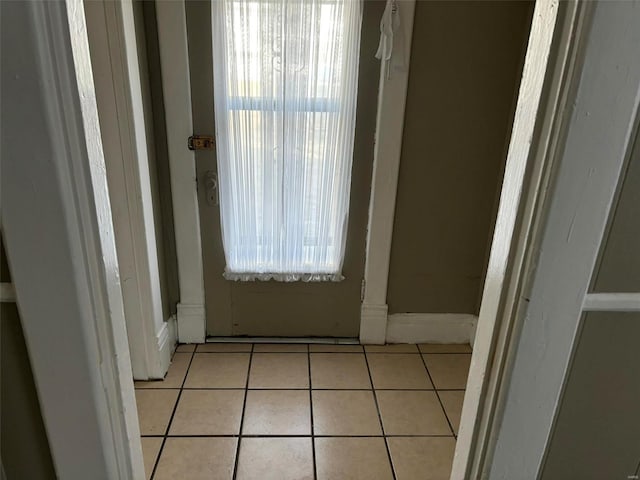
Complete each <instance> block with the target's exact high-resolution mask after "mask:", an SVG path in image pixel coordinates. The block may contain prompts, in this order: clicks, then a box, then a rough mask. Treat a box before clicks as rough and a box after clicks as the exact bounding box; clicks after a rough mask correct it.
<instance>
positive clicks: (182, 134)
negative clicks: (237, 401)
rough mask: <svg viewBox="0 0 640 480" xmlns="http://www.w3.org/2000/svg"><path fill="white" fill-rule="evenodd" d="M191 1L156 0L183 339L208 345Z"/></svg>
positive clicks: (183, 341)
mask: <svg viewBox="0 0 640 480" xmlns="http://www.w3.org/2000/svg"><path fill="white" fill-rule="evenodd" d="M184 2H185V0H175V1H171V2H168V1H165V0H156V21H157V24H158V44H159V50H160V66H161V71H162V91H163V97H164V108H165V118H166V127H167V147H168V150H169V168H170V172H171V199H172V202H173V213H174V224H175V225H174V226H175V237H176V255H177V257H178V283H179V286H180V302H179V303H178V306H177V322H178V341H179V342H180V343H204V341H205V338H206V315H205V299H204V276H203V264H202V240H201V238H200V213H199V210H198V191H197V178H196V157H195V154H194V152H193V151H191V150H189V149H188V148H187V139H188V138H189V137H190V136H191V135H193V134H194V131H193V117H192V110H191V78H190V73H189V53H188V52H189V46H188V41H187V16H186V11H185V3H184Z"/></svg>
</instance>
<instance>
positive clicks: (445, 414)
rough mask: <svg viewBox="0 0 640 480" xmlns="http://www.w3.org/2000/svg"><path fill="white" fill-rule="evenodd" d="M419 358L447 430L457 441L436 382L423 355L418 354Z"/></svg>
mask: <svg viewBox="0 0 640 480" xmlns="http://www.w3.org/2000/svg"><path fill="white" fill-rule="evenodd" d="M420 359H421V360H422V364H423V365H424V369H425V371H426V372H427V376H428V377H429V381H430V382H431V385H433V391H434V392H435V393H436V398H437V399H438V403H439V404H440V408H441V409H442V412H443V413H444V418H446V419H447V424H448V425H449V430H451V434H452V435H453V438H455V439H456V441H458V436H457V435H456V432H455V430H454V429H453V425H452V424H451V420H449V414H448V413H447V410H446V409H445V408H444V404H443V403H442V399H441V398H440V394H439V393H438V389H437V388H436V384H435V383H433V378H431V373H430V372H429V367H427V361H426V360H425V359H424V355H423V354H420Z"/></svg>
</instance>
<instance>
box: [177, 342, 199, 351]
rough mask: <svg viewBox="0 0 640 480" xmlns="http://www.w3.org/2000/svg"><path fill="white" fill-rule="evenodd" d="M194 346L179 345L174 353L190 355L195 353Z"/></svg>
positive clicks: (190, 344) (189, 344) (188, 344)
mask: <svg viewBox="0 0 640 480" xmlns="http://www.w3.org/2000/svg"><path fill="white" fill-rule="evenodd" d="M195 350H196V344H195V343H181V344H180V345H178V346H177V347H176V352H180V353H185V352H186V353H191V352H195Z"/></svg>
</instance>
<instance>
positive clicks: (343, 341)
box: [205, 337, 360, 345]
mask: <svg viewBox="0 0 640 480" xmlns="http://www.w3.org/2000/svg"><path fill="white" fill-rule="evenodd" d="M205 342H206V343H314V344H326V345H360V341H359V340H358V339H357V338H333V337H207V339H206V340H205Z"/></svg>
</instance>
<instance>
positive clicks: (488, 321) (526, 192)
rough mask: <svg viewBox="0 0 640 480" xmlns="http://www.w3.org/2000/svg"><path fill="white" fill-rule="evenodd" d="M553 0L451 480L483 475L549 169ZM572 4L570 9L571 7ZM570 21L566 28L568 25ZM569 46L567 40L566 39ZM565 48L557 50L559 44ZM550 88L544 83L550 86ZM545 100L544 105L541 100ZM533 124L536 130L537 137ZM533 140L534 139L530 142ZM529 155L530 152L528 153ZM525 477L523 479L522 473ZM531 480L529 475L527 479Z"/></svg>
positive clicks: (524, 111) (491, 271)
mask: <svg viewBox="0 0 640 480" xmlns="http://www.w3.org/2000/svg"><path fill="white" fill-rule="evenodd" d="M558 7H559V5H558V1H557V0H539V1H537V2H536V5H535V8H534V13H533V20H532V25H531V31H530V34H529V43H528V46H527V53H526V56H525V64H524V68H523V72H522V79H521V83H520V89H519V95H518V102H517V105H516V113H515V116H514V123H513V128H512V133H511V139H510V144H509V150H508V153H507V162H506V167H505V175H504V180H503V185H502V193H501V198H500V205H499V208H498V215H497V219H496V228H495V231H494V235H493V242H492V245H491V253H490V257H489V264H488V267H487V276H486V279H485V285H484V291H483V297H482V304H481V307H480V314H479V319H478V326H477V329H476V337H475V343H474V349H473V356H472V360H471V367H470V372H469V379H468V383H467V390H466V394H465V400H464V405H463V410H462V418H461V422H460V431H459V435H458V440H457V442H456V453H455V456H454V462H453V468H452V473H451V479H452V480H462V479H466V478H482V477H481V474H480V469H481V465H482V462H483V460H484V458H485V454H486V449H487V444H488V442H489V440H490V438H491V435H492V431H491V428H492V424H491V422H492V419H493V415H494V412H495V409H496V408H497V407H496V405H497V400H498V388H499V386H500V381H501V379H502V377H501V375H502V369H503V367H504V362H505V359H506V356H507V353H508V344H507V342H508V340H509V336H510V334H511V331H512V327H513V321H512V319H511V318H510V316H509V315H511V314H512V313H513V312H512V310H511V309H515V308H516V307H515V306H514V304H518V302H519V301H521V291H520V289H521V287H522V285H521V284H522V282H523V280H524V278H523V277H524V274H525V272H526V271H527V266H528V265H527V263H526V262H527V259H528V258H527V256H528V255H530V254H531V248H532V247H531V235H532V233H533V232H534V230H535V227H536V223H535V221H536V217H539V216H540V215H542V212H541V210H540V208H539V204H538V198H539V195H540V193H541V192H542V193H544V189H543V188H542V187H543V186H544V181H545V175H548V169H547V166H548V165H546V164H547V163H549V162H548V161H547V159H546V157H545V154H546V152H547V144H548V143H549V141H550V138H551V136H552V133H551V129H552V127H553V126H556V122H555V120H556V117H558V116H561V115H562V113H563V111H562V110H559V109H557V107H558V105H556V102H557V98H558V94H559V93H558V92H559V91H560V88H561V86H562V85H561V84H560V83H559V81H558V79H557V77H558V76H559V78H562V74H563V73H564V61H565V58H564V57H563V55H562V54H563V53H564V52H562V51H561V52H560V53H558V56H559V57H560V63H556V64H554V63H552V64H551V67H552V68H554V67H555V69H556V73H555V75H556V78H554V77H553V76H549V77H548V78H550V79H551V81H555V82H556V84H555V90H554V88H551V89H550V91H549V92H548V93H547V97H546V98H544V99H543V102H544V103H542V104H541V98H542V94H543V89H544V86H545V78H546V77H547V68H548V65H549V64H548V62H549V59H550V55H551V54H552V52H551V47H552V41H553V39H554V34H555V29H556V20H557V15H558ZM568 10H571V8H568ZM572 25H573V23H570V24H569V26H572ZM563 40H564V42H565V48H566V45H567V44H569V39H568V38H566V39H563ZM561 50H562V49H561ZM547 88H548V87H547ZM541 105H542V106H541ZM536 128H538V132H539V133H538V136H535V135H534V134H535V132H536ZM531 139H533V141H532V140H531ZM530 156H531V157H530ZM522 478H525V477H522ZM526 478H528V477H526Z"/></svg>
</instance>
